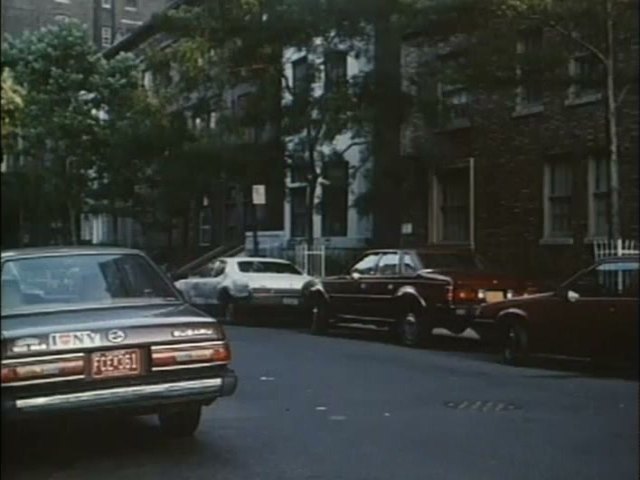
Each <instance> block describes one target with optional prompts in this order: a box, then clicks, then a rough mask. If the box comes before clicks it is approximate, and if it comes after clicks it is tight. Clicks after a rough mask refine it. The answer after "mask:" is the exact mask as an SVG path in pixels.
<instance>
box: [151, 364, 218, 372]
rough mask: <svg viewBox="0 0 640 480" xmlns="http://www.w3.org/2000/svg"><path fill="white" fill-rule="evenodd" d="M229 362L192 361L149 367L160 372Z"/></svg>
mask: <svg viewBox="0 0 640 480" xmlns="http://www.w3.org/2000/svg"><path fill="white" fill-rule="evenodd" d="M228 364H229V362H205V363H192V364H185V365H171V366H169V367H151V370H152V371H154V372H161V371H164V370H180V369H182V368H200V367H213V366H215V365H228Z"/></svg>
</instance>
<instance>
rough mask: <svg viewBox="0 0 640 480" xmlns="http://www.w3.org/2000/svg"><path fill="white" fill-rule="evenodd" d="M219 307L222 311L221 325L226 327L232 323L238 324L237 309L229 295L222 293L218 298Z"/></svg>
mask: <svg viewBox="0 0 640 480" xmlns="http://www.w3.org/2000/svg"><path fill="white" fill-rule="evenodd" d="M220 306H221V310H222V323H225V324H227V325H233V324H234V323H240V322H239V321H238V309H237V305H236V304H235V302H234V301H233V298H232V297H231V295H229V294H228V293H227V292H224V293H223V294H222V295H221V298H220Z"/></svg>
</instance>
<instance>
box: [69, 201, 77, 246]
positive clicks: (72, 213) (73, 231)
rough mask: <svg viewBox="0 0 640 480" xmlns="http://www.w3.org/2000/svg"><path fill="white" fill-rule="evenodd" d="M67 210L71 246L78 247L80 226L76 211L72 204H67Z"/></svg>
mask: <svg viewBox="0 0 640 480" xmlns="http://www.w3.org/2000/svg"><path fill="white" fill-rule="evenodd" d="M67 210H68V212H69V237H70V240H71V245H77V244H78V225H77V223H76V209H75V208H74V206H73V204H72V203H71V202H69V203H68V204H67Z"/></svg>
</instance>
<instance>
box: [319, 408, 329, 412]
mask: <svg viewBox="0 0 640 480" xmlns="http://www.w3.org/2000/svg"><path fill="white" fill-rule="evenodd" d="M326 409H327V407H316V410H318V411H320V412H322V411H324V410H326Z"/></svg>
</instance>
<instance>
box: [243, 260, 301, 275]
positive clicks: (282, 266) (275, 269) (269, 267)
mask: <svg viewBox="0 0 640 480" xmlns="http://www.w3.org/2000/svg"><path fill="white" fill-rule="evenodd" d="M238 270H240V271H241V272H242V273H280V274H288V275H302V272H300V270H298V269H297V268H296V267H294V266H293V265H292V264H290V263H284V262H269V261H262V260H260V261H254V260H252V261H243V262H238Z"/></svg>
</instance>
